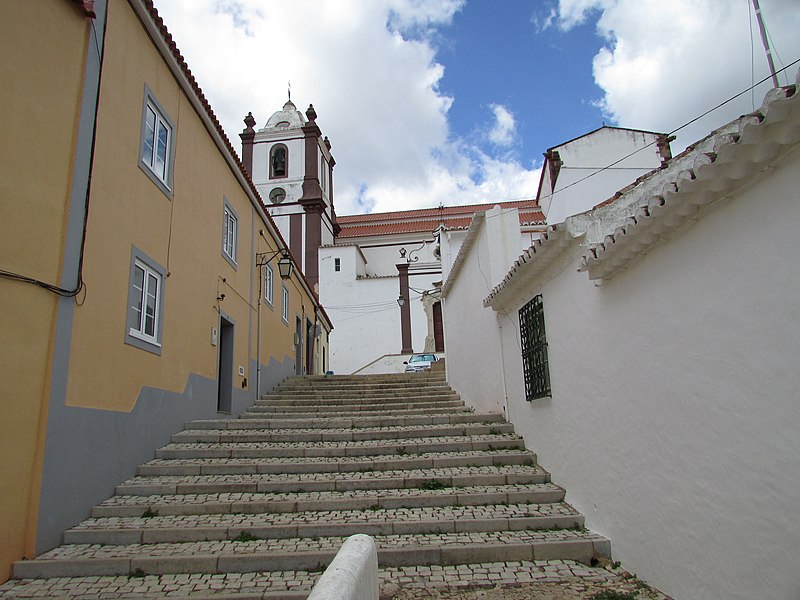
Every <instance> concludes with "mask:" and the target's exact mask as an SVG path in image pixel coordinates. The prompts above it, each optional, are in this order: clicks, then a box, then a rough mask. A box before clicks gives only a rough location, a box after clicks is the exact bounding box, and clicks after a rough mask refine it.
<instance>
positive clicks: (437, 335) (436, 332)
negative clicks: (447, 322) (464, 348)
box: [433, 302, 444, 352]
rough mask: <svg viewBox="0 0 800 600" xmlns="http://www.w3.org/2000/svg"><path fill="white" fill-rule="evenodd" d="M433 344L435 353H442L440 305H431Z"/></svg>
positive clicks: (442, 327)
mask: <svg viewBox="0 0 800 600" xmlns="http://www.w3.org/2000/svg"><path fill="white" fill-rule="evenodd" d="M433 344H434V349H435V351H436V352H444V324H443V323H442V303H441V302H436V303H435V304H434V305H433Z"/></svg>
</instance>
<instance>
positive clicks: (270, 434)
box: [172, 423, 514, 443]
mask: <svg viewBox="0 0 800 600" xmlns="http://www.w3.org/2000/svg"><path fill="white" fill-rule="evenodd" d="M500 433H507V434H513V433H514V426H513V425H510V424H508V423H491V424H488V425H483V424H479V425H472V424H465V425H461V424H458V423H453V424H450V423H447V424H442V425H402V426H401V425H397V426H394V427H392V426H382V427H376V426H372V427H363V426H362V427H356V426H355V425H353V426H352V427H347V428H343V427H340V428H325V429H320V428H311V427H308V426H307V424H306V427H305V428H297V429H293V428H283V427H282V428H275V429H264V428H247V429H237V430H233V431H232V430H199V429H186V430H184V431H181V432H180V433H176V434H174V435H173V436H172V441H173V442H174V443H205V442H209V443H243V442H244V443H247V442H328V441H330V442H352V441H370V440H399V439H408V438H419V437H436V436H441V437H452V436H471V435H496V434H500Z"/></svg>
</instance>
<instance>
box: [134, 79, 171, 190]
mask: <svg viewBox="0 0 800 600" xmlns="http://www.w3.org/2000/svg"><path fill="white" fill-rule="evenodd" d="M174 132H175V127H174V126H173V124H172V121H171V120H170V119H169V117H168V116H167V113H166V112H165V111H164V109H163V108H162V107H161V105H160V104H159V103H158V101H157V100H156V98H155V96H154V95H153V93H152V91H151V90H150V88H147V87H145V94H144V106H143V108H142V134H141V135H142V140H141V145H140V150H139V167H140V168H141V169H142V171H144V173H145V174H146V175H147V176H148V177H149V178H150V179H151V180H152V181H153V183H155V184H156V185H157V186H158V187H159V188H160V189H161V191H162V192H164V194H166V195H167V196H168V197H171V196H172V159H173V155H174Z"/></svg>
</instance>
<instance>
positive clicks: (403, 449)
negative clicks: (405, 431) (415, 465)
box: [397, 446, 408, 456]
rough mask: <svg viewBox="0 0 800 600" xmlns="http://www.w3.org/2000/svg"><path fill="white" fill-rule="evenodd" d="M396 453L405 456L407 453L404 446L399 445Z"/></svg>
mask: <svg viewBox="0 0 800 600" xmlns="http://www.w3.org/2000/svg"><path fill="white" fill-rule="evenodd" d="M397 454H398V455H400V456H405V455H406V454H408V450H406V447H405V446H400V447H399V448H398V449H397Z"/></svg>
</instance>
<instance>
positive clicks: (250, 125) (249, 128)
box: [244, 112, 256, 133]
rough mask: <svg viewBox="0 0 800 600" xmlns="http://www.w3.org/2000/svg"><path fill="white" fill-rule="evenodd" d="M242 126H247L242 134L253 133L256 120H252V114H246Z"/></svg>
mask: <svg viewBox="0 0 800 600" xmlns="http://www.w3.org/2000/svg"><path fill="white" fill-rule="evenodd" d="M244 124H245V125H247V127H246V128H245V130H244V132H245V133H252V132H253V125H255V124H256V120H255V119H254V118H253V113H251V112H248V113H247V116H246V117H245V118H244Z"/></svg>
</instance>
